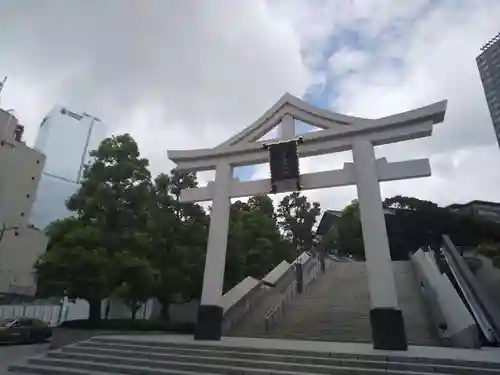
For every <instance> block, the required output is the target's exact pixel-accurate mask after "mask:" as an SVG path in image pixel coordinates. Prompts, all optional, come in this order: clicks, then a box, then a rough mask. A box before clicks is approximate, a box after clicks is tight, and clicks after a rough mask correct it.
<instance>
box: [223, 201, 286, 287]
mask: <svg viewBox="0 0 500 375" xmlns="http://www.w3.org/2000/svg"><path fill="white" fill-rule="evenodd" d="M293 256H294V250H293V247H292V246H291V244H290V242H288V241H286V240H285V239H284V238H283V236H282V235H281V234H280V231H279V227H278V224H277V222H276V215H275V214H274V206H273V203H272V200H271V199H270V198H269V197H267V196H255V197H251V198H250V199H249V200H248V202H247V203H245V202H241V201H236V202H234V203H233V204H232V205H231V216H230V222H229V235H228V245H227V256H226V272H225V279H224V291H227V290H229V289H230V288H232V287H233V286H234V285H236V284H237V283H238V282H240V281H241V280H243V279H244V278H245V277H247V276H252V277H255V278H262V277H263V276H264V275H265V274H267V273H268V272H269V271H270V270H271V269H273V268H274V267H275V266H277V265H278V264H279V263H280V262H281V261H283V260H292V258H293Z"/></svg>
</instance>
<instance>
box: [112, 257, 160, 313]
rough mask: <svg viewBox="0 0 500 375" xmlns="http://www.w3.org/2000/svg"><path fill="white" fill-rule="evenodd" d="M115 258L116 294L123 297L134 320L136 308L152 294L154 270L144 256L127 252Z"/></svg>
mask: <svg viewBox="0 0 500 375" xmlns="http://www.w3.org/2000/svg"><path fill="white" fill-rule="evenodd" d="M117 260H118V261H117V267H118V269H119V274H118V275H119V276H118V287H117V288H116V295H118V296H119V297H121V298H123V300H124V302H125V304H126V305H127V306H128V307H129V308H130V311H131V313H132V315H131V317H132V320H135V318H136V315H137V310H139V308H140V307H141V306H142V305H143V304H144V303H145V302H147V300H148V299H149V298H150V297H151V296H152V295H153V290H154V287H155V279H156V271H155V270H154V269H153V268H152V267H151V265H150V263H149V262H148V261H147V260H146V259H145V258H143V257H140V256H136V255H134V254H131V253H128V252H126V253H123V254H120V256H119V257H118V259H117Z"/></svg>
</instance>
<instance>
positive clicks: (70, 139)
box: [31, 106, 106, 229]
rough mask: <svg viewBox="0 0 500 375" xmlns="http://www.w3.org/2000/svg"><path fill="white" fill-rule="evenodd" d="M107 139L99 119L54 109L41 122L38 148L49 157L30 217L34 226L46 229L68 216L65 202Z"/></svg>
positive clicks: (61, 108)
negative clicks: (97, 150) (93, 156)
mask: <svg viewBox="0 0 500 375" xmlns="http://www.w3.org/2000/svg"><path fill="white" fill-rule="evenodd" d="M105 137H106V128H105V125H104V124H103V123H102V122H101V120H99V119H98V118H96V117H93V116H90V115H88V114H86V113H76V112H73V111H71V110H69V109H67V108H65V107H61V106H55V107H54V108H53V109H52V111H50V113H49V114H48V115H47V116H46V117H45V118H44V119H43V120H42V123H41V124H40V129H39V131H38V136H37V139H36V141H35V149H37V150H39V151H41V152H43V153H44V154H45V156H46V162H45V167H44V169H43V173H42V177H41V180H40V183H39V185H38V192H37V198H36V201H35V204H34V206H33V211H32V215H31V224H33V225H34V226H35V227H37V228H40V229H44V228H45V227H47V225H49V224H50V223H51V222H53V221H55V220H57V219H63V218H66V217H69V216H70V215H71V212H69V211H68V210H67V209H66V201H67V200H68V198H69V197H71V195H73V194H74V193H75V192H76V191H77V189H78V187H79V183H80V180H81V178H82V177H83V171H84V167H85V164H87V163H88V162H89V161H90V155H89V154H90V152H91V151H92V150H95V149H97V147H99V144H100V143H101V141H102V140H103V139H104V138H105Z"/></svg>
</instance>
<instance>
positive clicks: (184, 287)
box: [35, 134, 320, 319]
mask: <svg viewBox="0 0 500 375" xmlns="http://www.w3.org/2000/svg"><path fill="white" fill-rule="evenodd" d="M91 156H92V159H91V162H90V163H89V165H88V166H86V168H85V172H84V177H83V180H82V182H81V186H80V188H79V190H78V191H77V192H76V193H75V194H74V195H73V196H72V197H71V198H70V199H69V200H68V202H67V207H68V209H69V210H71V211H72V212H73V213H74V217H71V218H68V219H64V220H59V221H56V222H54V223H52V224H51V225H50V226H49V227H48V230H47V234H48V236H49V245H48V248H47V251H46V253H45V254H44V255H42V256H41V257H40V258H39V260H38V261H37V263H36V265H35V270H36V275H37V280H38V293H39V294H40V295H41V296H60V295H63V294H67V295H68V296H70V297H72V298H77V297H78V298H84V299H86V300H87V301H88V302H89V305H90V318H91V319H99V318H100V314H101V301H102V299H104V298H106V297H108V296H110V295H114V296H119V297H121V298H123V300H124V301H125V303H126V304H127V305H128V306H129V307H130V309H131V311H132V318H135V314H136V312H137V310H138V308H139V307H140V305H141V304H142V303H144V302H145V301H146V300H148V299H149V298H151V297H155V298H157V299H158V300H159V301H160V302H161V304H162V315H163V316H164V317H168V307H169V305H170V303H172V302H173V301H186V300H190V299H192V298H199V297H200V293H201V286H202V280H203V272H204V264H205V253H206V246H207V239H208V228H209V222H210V217H209V215H207V212H206V211H205V209H204V208H203V207H202V206H200V205H199V204H194V203H183V202H181V201H180V192H181V190H182V189H184V188H193V187H196V186H198V182H197V178H196V174H194V173H187V172H181V171H179V170H177V169H173V170H172V171H171V172H170V173H169V174H168V173H163V174H159V175H158V176H156V177H154V178H153V177H152V175H151V173H150V171H149V162H148V160H147V159H146V158H144V157H142V156H141V155H140V152H139V147H138V145H137V143H136V142H135V140H134V139H133V138H132V137H131V136H130V135H129V134H123V135H117V136H112V137H110V138H107V139H106V140H104V141H103V142H102V143H101V145H100V146H99V148H98V149H97V150H96V151H94V152H92V154H91ZM319 211H320V208H319V204H318V203H310V202H308V200H307V198H306V197H304V196H302V195H300V194H297V193H293V194H290V195H289V196H287V197H285V198H284V199H283V200H282V201H281V203H280V205H279V207H278V210H275V208H274V205H273V201H272V200H271V199H270V198H269V197H268V196H266V195H260V196H255V197H250V198H249V199H248V201H247V202H243V201H236V202H234V203H233V204H232V205H231V214H230V223H229V233H228V246H227V259H226V273H225V280H224V291H227V290H228V289H229V288H231V287H232V286H234V285H235V284H237V283H238V282H240V281H241V280H243V279H244V278H245V277H247V276H253V277H257V278H260V277H262V276H264V275H265V274H266V273H268V272H269V271H270V270H271V269H272V268H273V267H275V266H276V265H277V264H279V263H280V262H281V261H283V260H289V261H291V260H293V258H294V257H295V256H296V248H297V246H299V247H301V248H305V249H310V247H311V246H312V242H311V239H312V237H313V229H312V228H313V225H314V223H315V221H316V217H317V215H318V214H319Z"/></svg>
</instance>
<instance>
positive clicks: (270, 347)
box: [66, 336, 500, 371]
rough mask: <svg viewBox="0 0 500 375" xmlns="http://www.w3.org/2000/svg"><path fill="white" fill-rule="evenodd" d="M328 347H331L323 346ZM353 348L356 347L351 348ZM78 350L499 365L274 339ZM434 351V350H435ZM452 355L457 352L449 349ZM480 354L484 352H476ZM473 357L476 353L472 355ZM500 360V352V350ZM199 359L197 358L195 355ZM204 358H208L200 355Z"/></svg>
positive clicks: (116, 340)
mask: <svg viewBox="0 0 500 375" xmlns="http://www.w3.org/2000/svg"><path fill="white" fill-rule="evenodd" d="M325 344H327V345H328V344H330V343H325ZM354 345H356V344H354ZM72 347H79V348H80V347H81V348H103V349H109V348H121V349H124V350H130V349H132V350H135V351H148V352H152V353H164V352H176V351H178V352H179V353H181V354H182V353H186V352H195V353H198V352H201V353H207V352H210V353H214V354H213V355H215V356H218V355H219V354H218V353H220V352H222V353H224V355H227V356H231V357H233V356H238V355H240V354H243V355H252V354H264V355H285V356H295V357H314V358H335V359H341V360H343V359H346V360H347V359H351V360H366V361H382V362H410V363H413V362H418V363H425V364H427V365H451V366H455V365H457V364H459V365H460V366H465V367H474V368H489V369H497V370H499V371H500V361H499V362H485V361H480V360H477V361H475V360H469V359H467V360H464V359H461V360H458V359H457V357H453V359H448V358H435V357H427V356H421V355H420V356H419V357H418V358H414V357H411V356H408V355H406V354H405V352H401V354H400V353H399V352H385V351H375V352H370V353H360V352H358V351H352V350H351V349H350V348H348V350H349V351H345V352H344V351H340V350H336V351H331V350H329V348H328V347H325V348H322V343H318V342H307V341H304V342H302V344H301V345H300V349H297V348H296V345H294V342H293V341H292V342H290V345H288V343H287V342H286V341H284V340H273V339H263V340H262V339H233V338H228V339H227V341H226V340H225V339H223V340H222V341H194V340H193V341H188V340H183V341H181V340H179V341H177V340H171V339H170V340H169V339H168V338H167V339H161V338H160V337H141V338H139V339H136V338H134V337H126V336H123V337H116V336H115V337H113V336H100V337H94V338H92V339H91V340H89V341H85V342H81V343H79V344H77V345H72V346H68V347H66V348H72ZM430 349H431V350H432V351H437V352H439V351H440V350H441V348H438V347H436V348H430ZM434 349H435V350H434ZM451 351H452V352H453V353H455V352H456V350H453V349H451ZM477 352H478V353H482V352H484V351H480V350H478V351H477ZM472 353H476V351H472ZM498 353H499V356H500V349H499V352H498ZM196 355H198V354H196ZM203 355H204V356H207V354H203Z"/></svg>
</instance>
